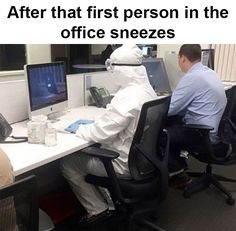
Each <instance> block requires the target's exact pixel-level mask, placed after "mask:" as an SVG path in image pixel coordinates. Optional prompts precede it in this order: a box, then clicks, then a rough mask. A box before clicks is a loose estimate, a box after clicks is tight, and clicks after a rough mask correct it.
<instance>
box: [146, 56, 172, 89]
mask: <svg viewBox="0 0 236 231" xmlns="http://www.w3.org/2000/svg"><path fill="white" fill-rule="evenodd" d="M142 64H143V65H144V66H145V68H146V71H147V75H148V79H149V82H150V84H151V85H152V87H153V89H154V90H155V91H156V92H160V93H161V92H171V88H170V84H169V80H168V75H167V72H166V68H165V64H164V61H163V59H162V58H146V59H144V60H143V63H142Z"/></svg>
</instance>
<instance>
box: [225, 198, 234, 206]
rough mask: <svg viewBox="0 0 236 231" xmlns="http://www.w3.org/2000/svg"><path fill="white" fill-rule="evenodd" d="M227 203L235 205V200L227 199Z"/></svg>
mask: <svg viewBox="0 0 236 231" xmlns="http://www.w3.org/2000/svg"><path fill="white" fill-rule="evenodd" d="M226 203H227V204H228V205H234V203H235V200H234V198H232V197H229V198H227V200H226Z"/></svg>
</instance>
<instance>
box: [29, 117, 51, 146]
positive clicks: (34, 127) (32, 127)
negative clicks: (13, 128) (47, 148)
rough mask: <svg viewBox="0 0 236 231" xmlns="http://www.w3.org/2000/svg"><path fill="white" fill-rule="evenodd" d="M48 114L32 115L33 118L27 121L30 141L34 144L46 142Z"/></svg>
mask: <svg viewBox="0 0 236 231" xmlns="http://www.w3.org/2000/svg"><path fill="white" fill-rule="evenodd" d="M47 122H48V121H47V116H44V115H38V116H32V120H31V121H29V122H28V123H27V131H28V137H29V138H28V142H29V143H32V144H44V142H45V129H46V126H47Z"/></svg>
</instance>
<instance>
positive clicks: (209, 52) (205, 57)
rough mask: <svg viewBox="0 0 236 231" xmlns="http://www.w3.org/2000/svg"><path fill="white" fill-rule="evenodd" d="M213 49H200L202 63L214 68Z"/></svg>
mask: <svg viewBox="0 0 236 231" xmlns="http://www.w3.org/2000/svg"><path fill="white" fill-rule="evenodd" d="M214 53H215V51H214V49H202V64H203V65H205V66H208V67H209V68H211V69H212V70H214V56H215V55H214Z"/></svg>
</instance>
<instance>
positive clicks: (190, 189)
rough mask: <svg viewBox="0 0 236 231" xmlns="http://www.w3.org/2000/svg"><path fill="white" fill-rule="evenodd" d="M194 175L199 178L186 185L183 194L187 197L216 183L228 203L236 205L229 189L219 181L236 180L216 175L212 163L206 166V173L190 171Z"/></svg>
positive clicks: (235, 181)
mask: <svg viewBox="0 0 236 231" xmlns="http://www.w3.org/2000/svg"><path fill="white" fill-rule="evenodd" d="M188 174H189V175H190V176H192V177H198V178H197V179H194V180H193V181H192V183H191V184H189V185H188V186H186V187H185V189H184V192H183V196H184V197H185V198H190V197H191V195H192V194H194V193H195V192H199V191H201V190H204V189H206V188H208V187H210V185H214V186H215V187H216V188H217V189H219V190H220V191H221V192H222V193H223V194H225V196H226V197H227V198H226V203H227V204H229V205H234V203H235V200H234V198H233V196H232V194H231V193H230V192H229V191H227V189H226V188H225V187H224V186H223V185H222V184H221V183H220V182H219V181H226V182H234V183H236V180H234V179H229V178H226V177H223V176H219V175H215V174H213V173H212V166H211V165H210V164H208V165H207V167H206V172H204V173H191V172H190V173H188Z"/></svg>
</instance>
